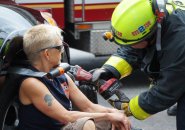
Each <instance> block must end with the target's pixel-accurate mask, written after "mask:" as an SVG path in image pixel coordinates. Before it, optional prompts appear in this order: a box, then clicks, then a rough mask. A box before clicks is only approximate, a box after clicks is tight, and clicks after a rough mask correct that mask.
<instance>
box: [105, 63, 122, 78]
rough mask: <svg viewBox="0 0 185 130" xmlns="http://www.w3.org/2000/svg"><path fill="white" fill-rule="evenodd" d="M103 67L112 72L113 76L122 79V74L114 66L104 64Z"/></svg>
mask: <svg viewBox="0 0 185 130" xmlns="http://www.w3.org/2000/svg"><path fill="white" fill-rule="evenodd" d="M102 68H104V69H105V70H106V71H108V72H109V73H111V74H112V77H113V78H117V79H120V77H121V75H120V73H119V72H118V71H117V70H116V69H115V68H114V67H112V66H110V65H103V67H102Z"/></svg>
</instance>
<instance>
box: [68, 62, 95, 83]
mask: <svg viewBox="0 0 185 130" xmlns="http://www.w3.org/2000/svg"><path fill="white" fill-rule="evenodd" d="M68 72H69V73H70V74H72V75H73V76H74V79H75V80H78V81H89V80H91V78H92V74H91V73H89V72H87V71H86V70H84V69H83V68H82V67H80V66H78V65H75V66H71V67H70V70H69V71H68Z"/></svg>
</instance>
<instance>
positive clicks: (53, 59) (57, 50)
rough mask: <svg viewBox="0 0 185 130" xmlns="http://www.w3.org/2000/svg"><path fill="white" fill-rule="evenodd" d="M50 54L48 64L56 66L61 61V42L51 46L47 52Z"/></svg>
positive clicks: (62, 48)
mask: <svg viewBox="0 0 185 130" xmlns="http://www.w3.org/2000/svg"><path fill="white" fill-rule="evenodd" d="M48 51H49V53H50V58H49V59H50V60H49V62H50V64H51V65H52V66H53V67H54V66H58V65H59V64H60V63H61V60H62V53H63V52H64V46H63V43H62V41H60V42H59V43H58V44H57V45H56V46H53V47H52V48H50V49H49V50H48Z"/></svg>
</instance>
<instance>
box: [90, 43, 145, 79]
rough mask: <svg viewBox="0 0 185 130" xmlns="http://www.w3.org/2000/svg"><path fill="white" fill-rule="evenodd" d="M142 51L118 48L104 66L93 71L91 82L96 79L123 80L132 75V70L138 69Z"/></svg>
mask: <svg viewBox="0 0 185 130" xmlns="http://www.w3.org/2000/svg"><path fill="white" fill-rule="evenodd" d="M142 52H143V50H136V49H133V48H131V47H120V48H118V50H117V53H116V54H114V55H112V56H111V57H110V58H109V59H108V60H107V61H106V62H105V64H104V65H103V66H102V67H101V68H100V69H97V70H95V72H94V73H93V79H92V81H97V80H98V79H104V80H108V79H110V78H113V77H114V78H117V79H120V78H123V77H126V76H128V75H129V74H131V73H132V70H133V69H135V68H137V67H139V65H140V63H141V60H142V58H140V57H142Z"/></svg>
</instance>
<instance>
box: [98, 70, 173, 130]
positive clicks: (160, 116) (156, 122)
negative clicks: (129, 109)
mask: <svg viewBox="0 0 185 130" xmlns="http://www.w3.org/2000/svg"><path fill="white" fill-rule="evenodd" d="M138 75H139V76H138ZM135 77H137V78H135ZM122 82H123V84H124V88H122V89H123V91H124V92H125V94H126V95H127V96H128V97H129V98H132V97H134V96H136V95H138V94H139V93H141V92H143V91H146V90H147V89H148V85H149V82H148V81H147V80H146V77H145V76H144V75H143V74H140V73H138V74H135V75H134V76H131V77H128V78H127V79H125V80H123V81H122ZM113 98H114V97H113ZM98 101H99V104H102V105H104V106H107V107H111V105H110V104H108V103H107V101H106V100H104V99H103V98H102V97H101V96H100V95H98ZM129 119H130V120H131V123H132V126H133V127H134V128H140V129H142V130H176V117H175V116H168V115H167V112H166V110H165V111H162V112H159V113H157V114H155V115H152V116H151V117H149V118H148V119H145V120H142V121H141V120H137V119H135V118H134V117H129Z"/></svg>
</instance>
